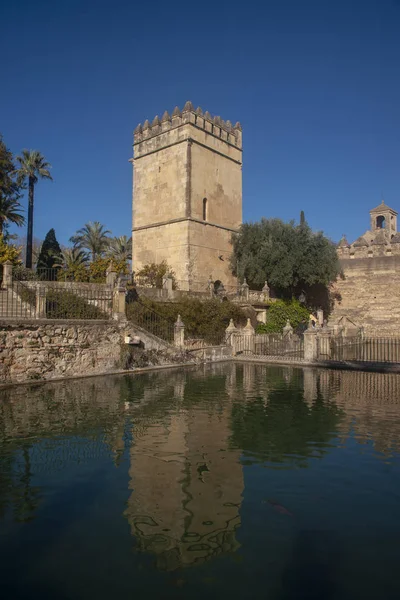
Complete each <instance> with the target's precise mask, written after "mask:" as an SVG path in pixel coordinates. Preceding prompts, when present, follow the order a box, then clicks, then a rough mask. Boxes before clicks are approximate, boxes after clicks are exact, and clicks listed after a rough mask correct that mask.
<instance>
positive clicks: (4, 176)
mask: <svg viewBox="0 0 400 600" xmlns="http://www.w3.org/2000/svg"><path fill="white" fill-rule="evenodd" d="M22 188H23V185H22V183H21V182H18V181H17V173H16V171H15V165H14V157H13V155H12V153H11V151H10V150H8V148H7V146H6V145H5V143H4V141H3V137H2V136H1V135H0V233H2V232H3V229H4V228H5V227H6V226H7V225H8V223H14V224H15V225H18V226H20V225H23V224H24V220H25V219H24V217H23V215H22V214H21V212H20V211H21V210H22V209H21V205H20V203H19V199H20V198H21V192H22Z"/></svg>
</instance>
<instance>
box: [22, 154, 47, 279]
mask: <svg viewBox="0 0 400 600" xmlns="http://www.w3.org/2000/svg"><path fill="white" fill-rule="evenodd" d="M17 161H18V162H19V164H20V167H19V169H17V170H16V173H17V175H18V180H19V181H20V182H23V181H25V180H26V179H27V180H28V232H27V238H26V263H25V265H26V267H27V269H31V268H32V244H33V200H34V193H35V185H36V183H37V182H38V181H39V179H53V178H52V176H51V175H50V171H49V169H51V165H50V164H49V163H48V162H47V161H46V159H45V157H44V156H43V155H42V154H41V153H40V152H39V151H38V150H22V156H17Z"/></svg>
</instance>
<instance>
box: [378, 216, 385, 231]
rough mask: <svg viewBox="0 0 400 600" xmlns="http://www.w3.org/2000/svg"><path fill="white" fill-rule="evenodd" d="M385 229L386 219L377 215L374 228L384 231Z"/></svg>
mask: <svg viewBox="0 0 400 600" xmlns="http://www.w3.org/2000/svg"><path fill="white" fill-rule="evenodd" d="M385 227H386V219H385V217H384V216H383V215H379V217H376V228H377V229H385Z"/></svg>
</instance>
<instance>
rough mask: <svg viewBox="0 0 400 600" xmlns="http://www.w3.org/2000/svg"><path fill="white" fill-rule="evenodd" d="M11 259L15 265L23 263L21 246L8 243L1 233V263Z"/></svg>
mask: <svg viewBox="0 0 400 600" xmlns="http://www.w3.org/2000/svg"><path fill="white" fill-rule="evenodd" d="M7 260H10V261H11V262H12V263H13V265H14V266H19V265H20V264H21V248H18V247H17V246H14V245H13V244H6V242H5V241H4V238H3V235H2V234H0V264H3V263H5V262H6V261H7Z"/></svg>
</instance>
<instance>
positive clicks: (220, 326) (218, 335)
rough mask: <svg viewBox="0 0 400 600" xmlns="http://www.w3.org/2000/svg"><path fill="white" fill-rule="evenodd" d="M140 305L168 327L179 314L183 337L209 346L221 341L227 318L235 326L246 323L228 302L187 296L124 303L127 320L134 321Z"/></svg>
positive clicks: (240, 312)
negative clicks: (201, 341) (175, 299)
mask: <svg viewBox="0 0 400 600" xmlns="http://www.w3.org/2000/svg"><path fill="white" fill-rule="evenodd" d="M143 306H145V307H149V308H150V309H152V310H153V311H155V312H156V313H158V314H159V315H161V316H162V317H164V318H165V319H167V320H168V321H169V322H170V323H171V324H172V323H174V322H175V321H176V319H177V316H178V314H180V315H181V318H182V321H183V323H184V325H185V337H186V338H201V339H204V340H205V341H206V342H207V343H209V344H219V343H221V342H222V340H223V339H224V336H225V329H226V328H227V327H228V325H229V320H230V319H233V321H234V323H235V325H236V326H238V325H240V326H242V325H244V324H245V323H246V316H245V315H244V313H243V311H242V310H241V308H239V306H236V305H235V304H233V303H232V302H228V301H224V302H221V301H220V300H217V299H209V300H205V301H201V300H199V299H198V298H190V297H187V298H183V299H182V300H180V301H179V302H174V303H171V302H170V303H167V302H155V301H152V300H148V299H147V298H143V297H141V298H140V303H139V302H132V303H129V304H127V317H128V319H131V320H133V321H135V316H137V315H139V314H140V313H141V311H143V310H144V309H143Z"/></svg>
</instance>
